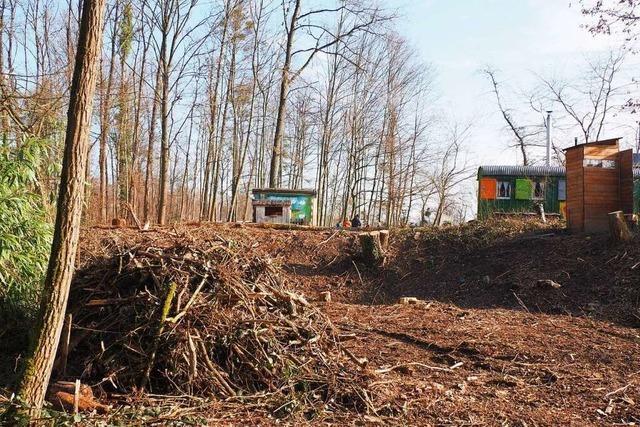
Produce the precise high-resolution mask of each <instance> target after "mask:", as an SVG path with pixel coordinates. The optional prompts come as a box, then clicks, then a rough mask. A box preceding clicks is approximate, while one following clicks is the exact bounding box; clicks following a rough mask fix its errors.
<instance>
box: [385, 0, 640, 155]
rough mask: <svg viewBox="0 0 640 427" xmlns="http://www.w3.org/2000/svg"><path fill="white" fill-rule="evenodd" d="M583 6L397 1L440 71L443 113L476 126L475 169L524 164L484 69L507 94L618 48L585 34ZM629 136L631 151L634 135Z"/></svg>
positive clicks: (519, 0) (403, 27)
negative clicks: (491, 71)
mask: <svg viewBox="0 0 640 427" xmlns="http://www.w3.org/2000/svg"><path fill="white" fill-rule="evenodd" d="M576 2H577V1H573V2H569V1H568V0H458V1H450V0H394V1H392V2H390V3H389V4H387V5H388V6H390V7H397V8H398V12H399V15H400V17H399V21H398V23H397V28H398V29H399V31H400V33H401V34H402V35H403V36H404V37H405V38H406V39H408V40H409V42H410V43H411V44H412V45H413V46H414V48H415V49H416V50H417V52H418V53H419V55H421V57H422V60H424V61H425V62H428V63H430V64H432V65H433V66H434V67H435V69H436V72H437V77H436V87H437V91H438V95H439V97H438V103H439V108H442V109H443V110H444V111H446V112H447V115H449V116H452V117H455V120H457V121H462V122H472V123H473V132H472V138H471V141H469V147H468V149H469V150H470V152H471V155H470V157H471V158H472V159H473V160H472V162H473V163H475V166H478V165H479V164H509V163H514V162H517V161H518V160H519V159H518V156H517V151H516V149H515V148H507V145H508V142H509V141H510V135H509V134H508V132H507V131H506V130H505V123H504V121H503V120H502V119H501V117H500V116H499V111H498V109H497V106H496V104H495V98H494V95H493V94H492V93H491V92H490V85H489V83H488V81H487V80H486V78H485V77H483V76H482V75H481V74H480V73H479V70H481V69H482V68H485V67H486V66H491V67H492V68H494V69H496V70H498V71H499V79H500V80H501V81H503V82H504V84H505V91H506V90H507V87H508V88H511V89H514V90H516V91H517V90H522V91H526V90H528V89H530V88H532V87H534V86H535V84H536V73H538V74H541V75H549V74H554V75H555V74H559V75H562V76H565V77H571V76H572V75H577V73H578V72H579V70H580V65H581V64H582V63H584V60H585V58H590V57H593V56H594V55H599V54H603V53H605V52H607V51H608V50H609V48H610V47H611V46H618V45H619V43H620V40H619V39H618V40H616V37H614V36H595V37H594V36H593V35H591V34H590V33H589V32H588V31H587V30H586V29H585V28H583V27H582V26H583V25H584V24H586V23H587V22H588V21H587V19H586V18H585V17H584V16H583V15H582V14H581V11H580V6H579V4H576ZM638 59H639V58H636V57H633V58H631V59H629V60H627V64H631V63H633V62H638ZM557 107H558V106H555V107H554V106H551V107H550V108H551V109H554V108H557ZM536 119H537V118H536ZM536 119H534V120H536ZM611 132H617V133H616V134H610V133H609V132H605V137H614V136H623V135H619V133H620V132H621V131H620V130H616V129H612V130H611ZM626 132H627V134H628V135H624V136H628V138H627V140H628V141H627V143H628V144H630V143H631V140H632V135H633V131H630V132H629V131H626ZM623 133H624V132H623ZM564 139H569V141H556V143H558V145H561V146H565V145H570V144H571V143H572V138H570V137H569V138H567V136H566V135H565V136H564ZM541 154H542V153H540V155H541Z"/></svg>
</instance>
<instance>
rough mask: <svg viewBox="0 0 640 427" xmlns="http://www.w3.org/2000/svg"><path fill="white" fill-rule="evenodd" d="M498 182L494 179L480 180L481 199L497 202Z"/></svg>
mask: <svg viewBox="0 0 640 427" xmlns="http://www.w3.org/2000/svg"><path fill="white" fill-rule="evenodd" d="M496 186H497V181H496V180H495V179H493V178H482V179H481V180H480V198H481V199H483V200H495V198H496Z"/></svg>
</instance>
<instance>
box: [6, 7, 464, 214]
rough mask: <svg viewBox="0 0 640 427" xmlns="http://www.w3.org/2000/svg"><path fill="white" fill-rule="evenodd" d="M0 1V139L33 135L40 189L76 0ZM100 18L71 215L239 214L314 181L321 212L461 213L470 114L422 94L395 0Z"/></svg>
mask: <svg viewBox="0 0 640 427" xmlns="http://www.w3.org/2000/svg"><path fill="white" fill-rule="evenodd" d="M325 6H326V5H325ZM0 16H2V17H3V18H2V19H3V25H2V30H1V31H0V37H1V40H2V45H3V47H4V49H3V51H2V55H1V56H0V73H1V74H2V82H1V86H0V90H1V92H0V97H1V98H2V100H3V106H4V108H3V109H2V112H1V113H0V114H2V118H1V120H0V121H1V126H2V128H1V131H2V137H3V141H5V143H4V146H5V147H7V146H11V147H16V148H20V147H22V146H23V145H24V144H26V143H27V141H28V143H31V144H37V145H39V146H40V147H41V148H42V166H41V167H39V168H38V184H39V185H38V186H39V192H40V195H41V197H42V199H43V201H45V203H46V205H50V204H51V202H52V200H53V199H54V197H53V195H54V194H55V190H56V188H57V180H56V173H55V170H56V169H55V167H56V165H59V159H60V153H61V150H62V142H63V137H64V125H65V121H66V118H65V115H64V112H65V111H66V103H67V96H68V88H69V85H70V79H71V75H72V71H73V68H72V64H73V56H74V53H75V43H76V37H77V36H76V34H77V29H78V19H79V16H80V10H79V4H74V2H68V3H67V4H65V5H62V4H60V3H58V2H54V1H50V0H44V1H42V0H34V1H29V2H20V1H12V0H4V1H3V2H2V4H1V5H0ZM105 16H106V18H105V20H104V37H103V46H102V55H101V57H100V64H99V68H100V74H99V77H98V82H97V89H96V101H95V102H96V104H95V108H94V114H93V118H92V126H91V146H90V159H91V160H90V167H89V168H88V169H87V177H86V181H87V203H86V210H85V215H84V217H85V222H87V223H92V224H95V223H107V222H109V221H111V219H112V218H118V217H126V216H128V215H129V210H130V209H131V210H133V212H135V214H136V215H137V216H138V217H139V218H141V219H142V220H143V221H149V222H151V223H158V224H166V223H172V222H181V221H200V220H206V221H233V220H249V219H250V218H251V209H250V208H251V206H250V200H249V197H250V192H251V189H252V188H264V187H271V188H275V187H288V188H314V189H316V190H317V200H318V201H317V204H318V219H317V221H318V224H321V225H330V224H334V223H335V222H336V221H339V220H340V219H342V218H345V217H351V216H352V215H353V214H354V213H356V212H357V213H362V215H363V216H364V218H365V220H366V222H367V223H369V224H385V225H401V224H407V223H409V221H410V220H411V218H410V216H411V214H412V213H414V214H415V212H422V211H424V210H425V208H426V207H427V206H431V205H433V211H434V212H435V215H434V218H435V221H436V222H438V223H439V222H440V221H441V218H442V215H443V213H444V212H445V211H447V212H449V213H450V214H451V215H450V216H453V215H454V214H455V211H456V209H458V212H457V214H458V217H460V216H461V215H462V217H464V215H465V213H464V212H462V211H460V208H459V206H460V204H461V200H460V197H459V194H458V193H459V191H458V184H460V182H462V181H463V180H465V179H468V178H469V177H470V176H471V175H472V174H473V172H472V171H470V170H469V168H468V166H467V164H466V160H465V158H464V157H465V156H463V153H462V151H463V150H462V147H463V146H464V145H465V143H467V142H468V141H467V140H468V138H469V133H470V126H469V125H468V124H456V123H455V122H454V121H453V119H450V118H446V117H443V115H442V114H441V113H439V112H438V111H437V109H436V108H435V107H434V106H433V105H431V104H432V103H433V102H434V100H435V97H436V95H435V94H434V84H435V83H434V80H435V72H434V70H433V68H432V67H431V66H430V64H429V63H424V62H421V60H420V59H419V58H418V56H417V55H416V52H415V50H414V48H413V47H412V46H411V44H410V43H409V42H407V40H405V39H403V38H402V37H401V36H399V35H398V34H397V32H396V31H395V30H394V25H395V20H394V18H395V17H394V11H392V10H387V9H383V8H381V7H380V6H379V5H378V4H376V3H375V2H338V3H336V4H335V5H332V6H331V7H329V8H326V7H324V6H323V2H315V3H314V2H309V3H304V4H302V3H301V2H284V3H283V2H280V1H266V0H259V1H258V0H256V1H254V0H232V1H222V2H213V3H212V2H197V1H178V2H176V1H173V0H168V1H166V2H165V1H140V2H138V1H115V2H109V3H108V4H107V6H106V14H105ZM434 203H435V204H434ZM436 217H437V218H436ZM434 218H432V219H434ZM418 219H419V218H418ZM413 220H414V221H415V220H416V219H415V218H413Z"/></svg>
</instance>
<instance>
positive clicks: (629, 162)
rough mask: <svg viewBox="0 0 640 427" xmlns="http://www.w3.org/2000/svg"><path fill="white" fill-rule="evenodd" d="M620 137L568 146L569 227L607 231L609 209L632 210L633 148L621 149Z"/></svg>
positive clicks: (589, 230) (587, 230)
mask: <svg viewBox="0 0 640 427" xmlns="http://www.w3.org/2000/svg"><path fill="white" fill-rule="evenodd" d="M619 141H620V138H614V139H608V140H604V141H596V142H590V143H585V144H580V145H575V146H573V147H569V148H567V149H565V156H566V171H567V196H568V197H567V225H568V228H569V229H570V230H572V231H575V232H587V233H592V232H602V231H606V230H607V228H608V217H607V214H608V213H609V212H613V211H623V212H624V213H625V214H631V213H633V210H634V200H633V195H634V178H633V152H632V150H624V151H620V144H619Z"/></svg>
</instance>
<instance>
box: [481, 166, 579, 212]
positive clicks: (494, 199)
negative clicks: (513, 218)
mask: <svg viewBox="0 0 640 427" xmlns="http://www.w3.org/2000/svg"><path fill="white" fill-rule="evenodd" d="M478 182H479V185H478V219H484V218H487V217H489V216H492V215H496V214H509V215H512V214H528V213H537V212H538V208H537V205H538V204H540V203H542V205H543V206H544V210H545V213H547V214H550V215H562V214H563V209H564V205H565V200H566V194H567V192H566V181H565V170H564V168H563V167H559V166H481V167H480V168H478Z"/></svg>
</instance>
